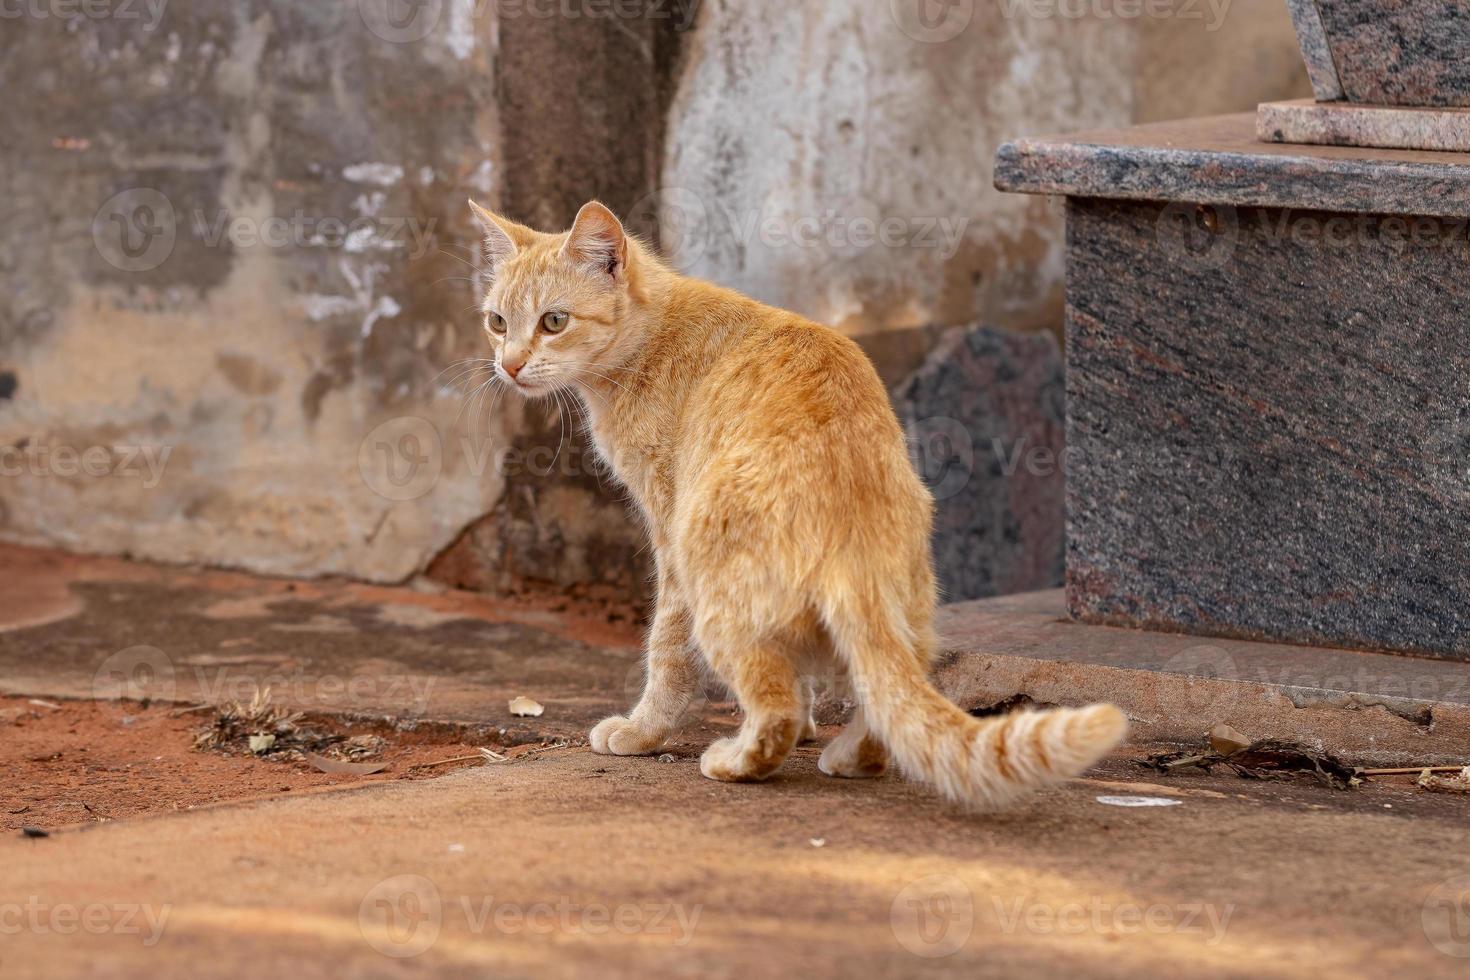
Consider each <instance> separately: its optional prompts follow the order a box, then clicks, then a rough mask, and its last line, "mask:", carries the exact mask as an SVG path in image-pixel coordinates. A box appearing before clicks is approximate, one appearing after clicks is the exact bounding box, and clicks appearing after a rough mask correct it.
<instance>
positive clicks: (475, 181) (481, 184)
mask: <svg viewBox="0 0 1470 980" xmlns="http://www.w3.org/2000/svg"><path fill="white" fill-rule="evenodd" d="M469 184H470V186H471V187H473V188H474V189H475V190H477V191H480V192H481V193H482V194H489V193H490V191H491V190H492V189H493V188H494V187H495V168H494V167H493V166H491V164H490V161H489V160H485V161H483V162H482V163H481V164H480V165H479V166H478V167H476V168H475V172H474V173H472V174H470V179H469Z"/></svg>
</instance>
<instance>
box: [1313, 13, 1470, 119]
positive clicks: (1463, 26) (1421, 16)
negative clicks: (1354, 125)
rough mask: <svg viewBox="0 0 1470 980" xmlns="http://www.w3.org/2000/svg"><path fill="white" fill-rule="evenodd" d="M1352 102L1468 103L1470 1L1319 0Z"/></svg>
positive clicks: (1329, 41)
mask: <svg viewBox="0 0 1470 980" xmlns="http://www.w3.org/2000/svg"><path fill="white" fill-rule="evenodd" d="M1316 4H1317V9H1318V10H1319V11H1320V12H1321V16H1322V24H1323V26H1324V27H1325V28H1326V31H1327V40H1328V44H1329V45H1330V46H1331V48H1332V57H1333V61H1334V62H1335V63H1336V66H1337V75H1338V78H1339V79H1341V81H1342V88H1343V93H1344V95H1345V96H1346V97H1347V98H1348V99H1349V100H1350V101H1352V102H1363V103H1367V104H1369V105H1411V106H1470V8H1467V7H1466V6H1465V4H1464V3H1462V2H1461V0H1316Z"/></svg>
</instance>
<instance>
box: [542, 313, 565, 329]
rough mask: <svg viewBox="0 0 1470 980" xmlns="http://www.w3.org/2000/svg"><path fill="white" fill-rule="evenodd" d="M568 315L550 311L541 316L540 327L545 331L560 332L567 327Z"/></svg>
mask: <svg viewBox="0 0 1470 980" xmlns="http://www.w3.org/2000/svg"><path fill="white" fill-rule="evenodd" d="M569 319H570V317H568V316H567V314H565V313H561V312H551V313H548V314H546V315H545V316H543V317H542V318H541V329H542V330H545V331H546V332H547V333H561V332H562V331H563V330H565V329H566V328H567V320H569Z"/></svg>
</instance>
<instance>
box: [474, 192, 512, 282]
mask: <svg viewBox="0 0 1470 980" xmlns="http://www.w3.org/2000/svg"><path fill="white" fill-rule="evenodd" d="M470 210H471V211H473V212H474V214H475V219H476V220H477V221H479V222H480V224H481V225H482V226H483V227H484V229H485V241H484V244H483V245H482V246H481V252H482V253H483V254H484V256H485V261H486V262H487V263H489V265H490V272H491V274H494V272H495V270H496V268H498V267H499V266H500V264H501V263H502V262H505V261H506V260H507V259H510V258H514V257H515V254H516V252H518V251H519V248H518V247H517V245H516V242H515V239H514V238H512V237H511V231H512V229H514V228H515V225H514V224H513V223H512V222H509V221H506V220H505V219H504V218H502V217H500V216H499V215H498V214H494V213H492V212H490V211H487V210H486V209H484V208H482V207H480V206H479V205H478V204H476V203H475V202H474V201H471V202H470Z"/></svg>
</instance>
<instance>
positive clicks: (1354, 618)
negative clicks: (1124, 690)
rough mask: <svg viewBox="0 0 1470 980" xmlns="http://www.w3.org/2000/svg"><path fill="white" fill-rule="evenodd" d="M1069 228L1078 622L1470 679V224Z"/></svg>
mask: <svg viewBox="0 0 1470 980" xmlns="http://www.w3.org/2000/svg"><path fill="white" fill-rule="evenodd" d="M1068 214H1069V234H1068V238H1069V243H1070V253H1069V254H1070V260H1069V276H1068V318H1067V319H1068V346H1067V355H1068V371H1067V377H1068V432H1067V443H1068V447H1069V453H1071V454H1072V458H1071V459H1070V460H1069V464H1070V465H1069V469H1068V476H1069V481H1068V498H1067V499H1068V553H1067V585H1068V607H1069V609H1070V611H1071V612H1072V614H1073V615H1074V616H1076V617H1078V618H1080V619H1083V620H1087V621H1091V622H1117V623H1127V624H1136V625H1142V626H1149V627H1158V628H1162V629H1183V630H1186V631H1189V632H1193V633H1206V634H1221V635H1237V636H1245V637H1254V638H1273V639H1279V640H1285V641H1289V642H1300V643H1324V644H1331V645H1337V646H1346V647H1352V648H1383V649H1390V650H1400V651H1414V652H1419V653H1423V654H1427V655H1433V656H1443V657H1450V658H1455V659H1470V538H1467V536H1466V535H1465V534H1464V533H1463V529H1464V524H1465V520H1466V516H1467V512H1470V467H1467V452H1470V409H1467V405H1470V380H1467V378H1470V371H1467V363H1466V359H1465V348H1464V344H1463V342H1462V338H1461V337H1460V335H1459V333H1458V331H1457V330H1455V329H1452V328H1453V327H1454V326H1455V325H1457V324H1460V323H1462V322H1464V319H1465V316H1466V309H1467V303H1470V294H1467V291H1466V286H1465V283H1466V279H1465V276H1464V269H1465V265H1466V261H1467V258H1470V242H1467V239H1466V235H1465V232H1464V224H1463V222H1458V221H1456V222H1448V221H1432V220H1428V219H1425V220H1422V221H1411V220H1407V219H1404V218H1400V217H1383V216H1373V215H1361V216H1352V215H1333V214H1321V213H1311V212H1305V213H1303V212H1283V211H1277V210H1270V209H1244V210H1233V209H1202V210H1199V211H1197V210H1196V209H1195V208H1193V207H1192V206H1191V207H1190V209H1189V210H1187V211H1183V210H1181V209H1179V208H1178V207H1177V206H1165V205H1160V204H1152V203H1141V204H1139V203H1127V202H1111V201H1099V200H1089V199H1082V200H1074V201H1073V202H1071V204H1070V206H1069V211H1068ZM1120 269H1127V270H1130V271H1129V272H1128V274H1127V275H1120V274H1119V270H1120Z"/></svg>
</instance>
